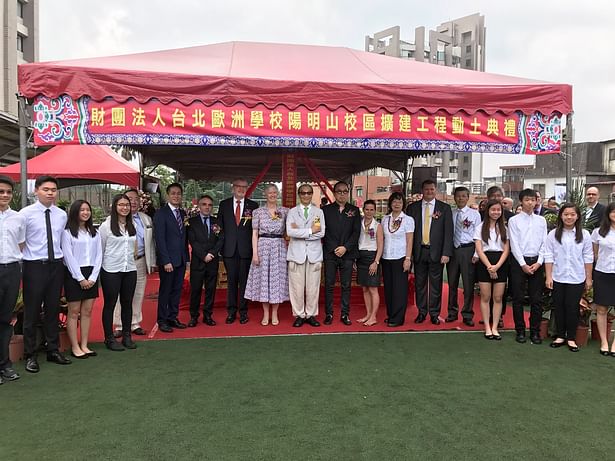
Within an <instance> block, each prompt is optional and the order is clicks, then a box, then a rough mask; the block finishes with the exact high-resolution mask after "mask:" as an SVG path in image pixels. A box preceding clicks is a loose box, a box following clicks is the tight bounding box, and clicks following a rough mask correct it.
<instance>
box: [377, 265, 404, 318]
mask: <svg viewBox="0 0 615 461" xmlns="http://www.w3.org/2000/svg"><path fill="white" fill-rule="evenodd" d="M381 262H382V280H383V282H384V301H385V303H386V306H387V317H388V319H389V322H390V323H397V324H400V325H402V324H403V323H404V320H405V319H406V308H407V307H408V273H407V272H404V258H400V259H382V260H381Z"/></svg>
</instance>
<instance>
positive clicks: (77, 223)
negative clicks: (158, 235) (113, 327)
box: [62, 200, 102, 359]
mask: <svg viewBox="0 0 615 461" xmlns="http://www.w3.org/2000/svg"><path fill="white" fill-rule="evenodd" d="M62 253H63V254H64V265H65V266H66V271H65V275H64V296H66V301H67V302H68V318H67V321H66V333H67V334H68V339H69V340H70V344H71V348H72V350H71V355H72V356H73V357H75V358H77V359H87V358H88V357H93V356H95V355H97V354H96V352H94V351H93V350H91V349H90V348H89V347H88V334H89V332H90V321H91V318H92V306H93V305H94V300H95V299H96V298H98V274H99V273H100V266H101V263H102V248H101V243H100V234H99V233H98V232H96V228H95V227H94V223H93V222H92V207H91V206H90V204H89V203H88V202H86V201H85V200H76V201H75V202H73V204H72V205H71V207H70V210H69V211H68V221H67V222H66V229H65V230H64V232H63V234H62ZM79 320H81V339H79V337H78V334H77V324H78V322H79Z"/></svg>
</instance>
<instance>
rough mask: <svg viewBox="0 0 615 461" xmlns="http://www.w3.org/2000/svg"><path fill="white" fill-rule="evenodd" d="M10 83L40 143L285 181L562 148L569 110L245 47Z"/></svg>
mask: <svg viewBox="0 0 615 461" xmlns="http://www.w3.org/2000/svg"><path fill="white" fill-rule="evenodd" d="M19 90H20V92H21V94H22V95H24V96H25V97H27V98H30V99H32V100H33V109H34V120H33V127H34V133H35V135H34V139H35V143H37V144H38V145H45V144H51V145H53V144H67V143H80V144H107V145H109V144H123V145H138V146H139V147H138V150H139V151H141V152H142V153H143V155H144V158H145V160H146V161H148V162H150V163H152V164H155V163H165V164H167V165H169V166H171V167H173V168H175V169H177V170H179V171H180V172H182V173H183V174H184V175H185V176H188V177H193V178H209V179H223V178H228V176H229V175H233V174H242V175H252V174H256V172H258V171H259V170H260V169H261V168H262V166H263V165H264V164H265V163H267V162H269V163H268V165H269V166H271V168H268V174H269V176H270V177H275V178H278V179H279V178H280V176H283V175H286V177H288V178H290V180H289V182H288V184H289V185H290V184H293V182H292V181H293V180H294V181H296V179H297V176H296V175H297V174H298V175H299V176H303V177H308V178H309V177H312V178H313V177H314V176H315V174H316V173H317V171H318V170H321V171H322V172H323V173H324V174H323V175H322V176H325V177H328V178H336V177H337V178H340V177H347V176H348V175H349V174H352V173H354V172H357V171H364V170H366V169H368V168H371V167H374V166H383V167H387V168H391V169H397V170H402V169H405V165H406V162H407V159H408V157H409V156H412V155H417V154H425V153H433V152H438V151H463V152H494V153H517V154H528V153H531V154H536V153H555V152H557V153H559V151H560V143H561V137H562V131H561V116H562V115H563V114H569V113H571V112H572V88H571V87H570V86H569V85H565V84H554V83H548V82H542V81H535V80H527V79H520V78H515V77H508V76H502V75H495V74H488V73H483V72H474V71H467V70H462V69H456V68H450V67H443V66H437V65H432V64H426V63H419V62H415V61H410V60H404V59H397V58H391V57H386V56H381V55H377V54H373V53H367V52H363V51H356V50H352V49H348V48H340V47H324V46H306V45H286V44H269V43H250V42H229V43H220V44H214V45H206V46H198V47H192V48H184V49H178V50H167V51H157V52H151V53H140V54H132V55H125V56H112V57H102V58H92V59H78V60H70V61H58V62H47V63H33V64H23V65H20V66H19ZM289 153H291V155H289ZM296 153H299V154H300V155H299V156H297V155H295V154H296ZM299 157H300V158H301V159H302V162H296V161H295V160H296V159H298V158H299ZM280 158H281V159H283V160H285V161H286V163H284V164H283V166H282V168H281V169H280V168H279V167H278V166H277V165H278V163H279V162H277V161H274V160H278V159H280ZM265 173H267V172H265ZM264 176H265V174H263V175H262V176H261V178H260V179H262V178H263V177H264ZM293 189H294V186H293ZM293 196H294V191H293Z"/></svg>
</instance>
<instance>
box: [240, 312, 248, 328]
mask: <svg viewBox="0 0 615 461" xmlns="http://www.w3.org/2000/svg"><path fill="white" fill-rule="evenodd" d="M249 320H250V319H249V318H248V315H247V314H244V315H240V316H239V323H241V324H242V325H245V324H246V323H248V321H249Z"/></svg>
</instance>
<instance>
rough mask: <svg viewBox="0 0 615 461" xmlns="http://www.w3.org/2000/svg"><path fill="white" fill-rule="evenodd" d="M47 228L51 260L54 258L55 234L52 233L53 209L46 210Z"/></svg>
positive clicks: (48, 256)
mask: <svg viewBox="0 0 615 461" xmlns="http://www.w3.org/2000/svg"><path fill="white" fill-rule="evenodd" d="M45 228H46V229H47V258H48V259H49V261H52V260H53V259H54V253H53V234H52V233H51V210H50V209H49V208H47V209H46V210H45Z"/></svg>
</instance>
